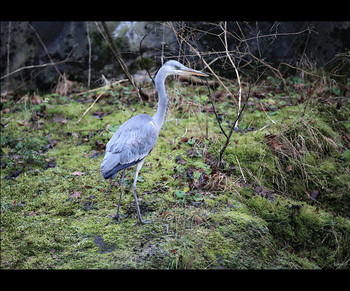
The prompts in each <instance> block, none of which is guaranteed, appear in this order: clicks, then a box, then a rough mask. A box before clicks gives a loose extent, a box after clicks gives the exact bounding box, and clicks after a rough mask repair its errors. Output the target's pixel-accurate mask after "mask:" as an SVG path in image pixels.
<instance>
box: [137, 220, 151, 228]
mask: <svg viewBox="0 0 350 291" xmlns="http://www.w3.org/2000/svg"><path fill="white" fill-rule="evenodd" d="M152 222H153V220H149V221H145V220H143V219H142V218H141V219H138V220H137V222H136V223H135V224H134V225H133V227H134V226H136V225H138V224H148V223H152Z"/></svg>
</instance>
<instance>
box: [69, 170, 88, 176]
mask: <svg viewBox="0 0 350 291" xmlns="http://www.w3.org/2000/svg"><path fill="white" fill-rule="evenodd" d="M84 174H85V172H79V171H77V172H73V173H72V175H73V176H82V175H84Z"/></svg>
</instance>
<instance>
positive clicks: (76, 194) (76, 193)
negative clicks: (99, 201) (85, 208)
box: [69, 191, 83, 198]
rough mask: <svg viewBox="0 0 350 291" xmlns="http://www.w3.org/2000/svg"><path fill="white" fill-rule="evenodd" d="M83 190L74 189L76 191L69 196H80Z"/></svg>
mask: <svg viewBox="0 0 350 291" xmlns="http://www.w3.org/2000/svg"><path fill="white" fill-rule="evenodd" d="M82 193H83V192H81V191H74V193H73V194H72V195H70V196H69V197H70V198H78V197H80V195H81V194H82Z"/></svg>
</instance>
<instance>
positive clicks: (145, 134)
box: [101, 60, 208, 224]
mask: <svg viewBox="0 0 350 291" xmlns="http://www.w3.org/2000/svg"><path fill="white" fill-rule="evenodd" d="M170 75H198V76H205V77H207V76H208V75H207V74H205V73H202V72H200V71H196V70H193V69H190V68H187V67H185V66H184V65H182V64H180V63H179V62H177V61H175V60H170V61H167V62H166V63H164V65H163V66H162V67H161V68H160V69H159V71H158V73H157V75H156V77H155V86H156V90H157V91H158V107H157V111H156V113H155V115H154V116H153V117H151V116H149V115H147V114H139V115H136V116H133V117H131V118H130V119H129V120H127V121H126V122H124V123H123V124H122V125H121V126H120V127H119V128H118V130H117V131H116V132H115V133H114V135H113V136H112V138H111V139H110V140H109V142H108V143H107V145H106V153H105V156H104V158H103V160H102V164H101V174H102V176H103V178H104V179H114V178H115V177H116V176H117V173H118V172H119V171H122V178H121V183H120V195H119V201H118V208H117V213H116V215H115V218H116V219H117V221H118V223H120V214H119V208H120V200H121V197H122V194H123V190H124V174H125V169H126V168H129V167H131V166H134V165H136V173H135V178H134V182H133V184H132V187H133V193H134V199H135V205H136V209H137V219H138V222H137V223H139V224H145V223H148V221H144V220H143V219H142V218H141V213H140V208H139V203H138V200H137V195H136V183H137V177H138V174H139V172H140V170H141V168H142V165H143V163H144V161H145V158H146V156H147V155H148V154H149V153H150V152H151V151H152V150H153V148H154V146H155V144H156V141H157V138H158V135H159V132H160V130H161V128H162V126H163V124H164V121H165V118H166V114H167V112H168V106H169V99H168V95H167V91H166V89H165V84H164V82H165V79H166V78H167V77H168V76H170Z"/></svg>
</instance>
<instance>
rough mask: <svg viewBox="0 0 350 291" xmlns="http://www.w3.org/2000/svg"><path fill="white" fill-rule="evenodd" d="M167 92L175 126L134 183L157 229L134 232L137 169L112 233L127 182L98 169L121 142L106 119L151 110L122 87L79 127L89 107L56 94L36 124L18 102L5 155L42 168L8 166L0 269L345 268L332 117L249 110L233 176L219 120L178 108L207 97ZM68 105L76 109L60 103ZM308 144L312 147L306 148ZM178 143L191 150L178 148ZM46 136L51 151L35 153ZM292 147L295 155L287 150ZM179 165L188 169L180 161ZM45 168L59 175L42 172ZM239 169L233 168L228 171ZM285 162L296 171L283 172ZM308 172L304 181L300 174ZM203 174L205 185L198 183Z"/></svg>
mask: <svg viewBox="0 0 350 291" xmlns="http://www.w3.org/2000/svg"><path fill="white" fill-rule="evenodd" d="M170 88H171V89H170V90H169V91H170V93H171V94H169V95H170V96H174V97H173V100H172V101H173V103H172V104H171V106H170V109H169V113H168V118H167V121H166V122H165V124H164V127H163V129H162V131H161V133H160V136H159V138H158V141H157V144H156V146H155V148H154V149H153V151H152V153H151V154H150V155H149V156H148V157H147V159H146V162H145V164H144V166H143V168H142V170H141V172H140V177H139V181H138V184H137V187H138V197H139V203H140V208H141V213H142V216H143V218H144V219H146V220H149V219H153V220H154V222H153V223H152V224H147V225H142V226H135V227H133V225H134V223H135V222H136V211H135V206H134V200H133V195H132V192H131V191H130V187H131V184H132V181H133V176H134V170H135V169H129V170H127V172H126V180H125V194H124V196H123V197H122V201H121V213H122V214H123V216H127V218H124V219H122V222H121V224H117V223H116V222H115V221H114V220H113V219H112V218H111V214H115V212H116V203H117V199H118V197H119V187H118V186H113V187H111V185H110V183H109V182H108V181H104V180H103V179H102V177H101V175H100V173H99V171H100V163H101V160H102V158H103V148H101V147H103V144H106V143H107V141H108V140H109V139H110V137H111V136H112V134H113V133H111V132H109V131H107V130H106V124H110V125H111V126H118V125H119V124H121V123H122V122H124V121H125V120H127V119H128V118H130V117H132V116H133V115H135V114H139V113H144V112H146V113H148V114H150V115H153V112H154V109H153V108H151V107H149V106H142V105H140V104H138V103H132V102H131V101H130V100H134V99H135V100H137V98H136V97H135V96H133V97H134V99H132V98H131V99H127V101H126V100H124V99H123V98H124V97H125V96H126V94H124V93H125V92H124V90H126V89H120V90H119V89H118V90H119V91H118V92H119V93H118V94H120V96H119V95H118V100H117V101H118V104H117V105H116V104H115V101H116V100H115V99H116V98H115V97H113V96H115V94H110V96H104V97H103V98H101V99H100V100H99V102H98V103H97V104H95V106H94V108H93V109H92V110H91V111H90V112H89V113H88V114H87V115H86V116H85V117H84V119H83V120H82V121H81V122H80V123H79V124H76V121H77V120H78V119H79V118H80V117H81V115H82V114H83V113H84V112H85V110H86V108H87V107H88V106H89V105H90V101H86V100H88V99H86V100H82V101H83V102H77V101H74V100H72V99H74V98H75V97H74V98H70V97H69V98H70V99H69V98H67V100H66V101H64V100H60V102H57V100H56V101H55V99H56V98H53V97H50V96H49V97H48V98H47V99H48V101H47V104H46V105H47V107H46V108H47V113H45V114H46V117H40V118H39V119H38V120H36V121H35V120H34V121H30V119H31V117H32V116H35V114H36V112H37V110H40V109H38V108H34V106H32V105H30V104H26V105H25V104H23V105H16V104H14V103H13V104H12V105H11V104H10V105H9V106H13V107H16V106H20V108H21V111H19V112H16V114H13V113H12V111H11V112H10V113H7V114H4V117H2V124H6V127H4V128H3V131H2V135H1V145H2V150H1V151H2V156H3V157H5V156H6V157H7V156H8V158H11V161H12V162H13V163H14V164H15V165H16V166H20V165H21V163H17V162H16V159H15V156H16V155H25V154H28V153H30V150H33V151H34V152H35V154H36V155H37V156H36V158H38V159H41V160H42V161H45V163H44V165H41V164H40V163H38V164H35V163H30V164H29V163H28V165H27V168H26V170H25V171H23V172H22V173H20V175H18V177H16V178H7V179H5V176H6V175H9V174H11V173H12V172H13V169H14V168H11V167H9V166H6V167H4V168H2V169H1V218H2V219H1V239H2V241H1V246H2V263H1V266H2V268H4V269H12V268H17V269H36V268H39V269H50V268H51V269H60V268H61V269H115V268H129V269H130V268H131V269H133V268H136V269H167V268H170V269H178V268H186V269H187V268H188V269H189V268H191V269H220V268H223V269H228V268H237V269H259V268H266V269H276V268H348V267H349V265H348V264H349V263H348V261H349V256H348V254H349V253H350V251H349V237H348V233H350V231H349V230H350V229H349V228H350V226H349V219H348V218H347V217H346V216H345V215H344V217H342V216H341V214H343V213H346V211H348V210H347V206H346V205H347V202H348V201H349V199H350V198H349V194H348V193H350V191H349V175H348V173H347V172H346V170H345V169H346V167H347V163H348V154H347V150H346V149H345V148H343V145H341V143H342V139H341V134H342V132H341V130H343V129H344V128H343V125H341V126H340V125H339V124H337V123H336V122H331V121H330V119H329V120H328V119H327V120H326V115H322V116H321V117H317V116H315V114H314V110H306V112H305V117H303V118H301V115H300V110H301V109H303V106H304V104H302V105H301V106H289V107H286V108H283V109H278V114H274V115H269V117H270V118H272V119H273V120H274V121H275V122H276V123H275V124H274V123H271V120H270V119H269V118H267V117H266V115H265V113H264V112H257V110H255V111H253V110H250V111H249V110H247V111H246V112H245V114H244V115H243V119H242V123H241V127H240V128H241V129H243V128H244V129H246V130H244V131H242V132H241V131H239V132H234V133H233V135H232V140H231V142H230V145H229V147H228V148H227V151H226V152H225V155H224V160H225V162H226V168H225V170H218V169H216V168H215V167H213V166H212V165H211V164H210V162H212V160H211V158H210V155H209V154H211V155H213V156H214V157H217V155H218V151H219V150H220V149H221V146H222V143H223V136H222V134H220V133H219V132H220V130H219V128H218V126H217V123H216V120H215V117H214V115H213V114H212V113H210V114H208V115H207V114H206V113H205V112H200V111H196V114H194V110H197V107H196V106H197V105H196V106H194V107H190V105H189V104H192V103H186V102H184V103H181V102H183V101H181V98H184V97H186V98H187V96H190V95H193V98H192V99H193V102H197V103H198V104H200V105H201V106H202V105H203V104H202V103H203V102H202V101H203V100H202V99H201V97H199V96H197V95H199V93H200V92H201V90H192V89H190V88H187V87H184V86H182V87H180V85H176V84H170ZM128 90H129V89H128ZM203 90H205V89H203ZM203 90H202V91H203ZM200 94H205V93H203V92H201V93H200ZM124 95H125V96H124ZM123 96H124V97H123ZM127 96H128V98H129V97H130V92H128V95H127ZM196 96H197V97H198V98H195V97H196ZM84 98H85V97H84ZM62 102H66V103H67V104H57V103H62ZM201 102H202V103H201ZM225 102H226V101H225ZM230 102H231V103H232V100H231V101H230ZM230 102H226V104H224V103H220V102H219V104H218V105H220V106H221V107H220V110H221V109H222V110H223V111H225V112H226V111H227V112H228V113H230V114H231V113H232V114H233V112H231V111H232V110H231V109H229V108H228V107H229V106H230V104H231V103H230ZM269 102H272V100H269ZM276 102H277V101H276ZM175 104H176V105H175ZM276 104H277V103H276ZM179 106H182V107H183V108H182V109H181V110H180V109H178V107H179ZM191 106H192V105H191ZM11 109H12V108H11ZM249 109H251V108H249ZM97 111H99V112H103V116H102V118H95V116H94V115H93V113H95V112H97ZM257 113H260V114H257ZM272 113H273V112H268V114H272ZM321 113H322V114H323V112H321ZM334 114H337V116H338V115H339V114H340V113H339V112H334ZM257 115H259V116H257ZM57 116H61V117H62V118H63V120H65V122H63V123H62V122H61V121H60V119H57ZM338 117H339V118H343V119H342V120H344V119H345V116H343V115H341V116H340V115H339V116H338ZM3 118H4V119H3ZM36 118H37V117H36ZM314 118H316V119H315V120H316V121H315V122H312V120H313V119H314ZM317 118H318V119H317ZM327 118H329V117H327ZM339 120H340V119H339ZM206 121H208V126H209V128H208V129H209V130H208V139H206V138H205V126H206ZM319 121H320V122H319ZM19 124H20V125H19ZM39 124H40V126H39V127H38V125H39ZM305 124H309V126H306V125H305ZM265 126H266V127H265ZM263 127H265V128H263ZM248 128H250V129H252V130H251V131H248V130H247V129H248ZM337 131H339V132H337ZM267 134H274V135H276V138H277V139H278V141H279V142H280V143H283V144H284V145H286V148H282V150H285V151H281V152H278V151H277V152H276V151H273V150H272V149H271V146H270V145H269V144H268V143H267V142H266V138H265V136H266V135H267ZM299 136H302V137H303V138H304V140H305V148H306V149H307V150H305V148H302V147H301V148H297V144H298V143H299V144H301V141H302V139H298V137H299ZM183 137H186V138H188V139H190V140H191V142H183V141H182V138H183ZM315 137H316V139H313V138H315ZM322 137H323V139H322ZM324 137H325V138H324ZM22 138H23V140H20V139H22ZM51 140H54V141H56V142H55V143H54V145H53V146H50V147H49V148H48V149H47V150H46V151H40V150H41V149H42V147H44V148H45V147H46V146H47V145H48V144H49V143H50V142H51ZM316 140H318V141H321V143H320V146H319V145H318V144H317V142H316ZM20 141H21V142H22V145H23V147H22V148H20V146H18V142H20ZM288 141H290V142H291V144H292V145H294V147H295V148H297V149H298V151H299V154H300V155H295V156H293V155H291V154H290V153H291V152H288V151H287V148H288V147H287V146H288V145H289V143H288ZM101 144H102V146H100V148H99V145H101ZM16 146H17V147H18V149H16ZM303 149H304V150H305V151H304V152H303V151H302V150H303ZM99 153H101V155H98V154H99ZM178 156H180V158H181V159H183V160H184V161H185V162H184V161H181V163H179V162H178V159H177V157H178ZM296 157H297V158H296ZM47 160H49V161H54V166H53V167H51V168H50V167H46V166H45V165H46V164H47V163H48V162H47ZM237 160H238V161H239V165H240V166H239V165H238V162H237ZM232 165H233V166H234V168H235V170H234V171H232V172H229V170H230V167H233V166H232ZM288 165H292V171H290V172H288V173H286V171H285V169H286V166H288ZM302 165H304V168H305V169H307V172H306V173H307V175H308V176H307V178H308V180H305V175H304V176H302V175H301V174H300V171H299V170H300V169H302ZM2 167H3V166H2ZM30 167H31V168H30ZM203 173H204V174H205V175H206V178H205V179H204V182H203V181H202V182H201V181H200V177H201V175H202V174H203ZM242 173H243V174H242ZM191 175H193V178H192V177H191ZM242 175H244V176H245V181H244V180H243V177H242ZM202 178H203V176H202ZM118 180H119V177H117V179H116V182H117V181H118ZM201 183H203V184H201ZM258 185H261V186H265V187H266V189H267V190H269V191H270V190H274V192H271V193H272V195H273V199H270V200H268V199H266V198H263V197H260V195H261V196H263V195H262V194H263V193H261V192H259V191H258V190H257V186H258ZM316 186H317V187H319V188H317V187H316ZM185 189H186V190H185ZM315 189H318V191H319V192H318V196H317V197H316V202H315V201H311V200H310V199H308V198H307V194H306V193H309V194H310V193H312V192H305V190H315ZM176 191H182V192H183V193H185V199H183V200H181V199H179V198H178V197H177V195H176V194H175V193H176ZM195 195H197V196H195ZM194 197H201V198H202V199H198V200H196V199H194ZM272 200H273V202H271V201H272ZM300 200H302V201H300ZM308 203H310V204H313V205H309V204H308ZM332 213H335V214H332Z"/></svg>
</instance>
